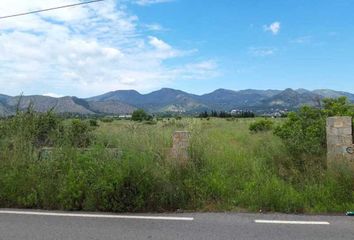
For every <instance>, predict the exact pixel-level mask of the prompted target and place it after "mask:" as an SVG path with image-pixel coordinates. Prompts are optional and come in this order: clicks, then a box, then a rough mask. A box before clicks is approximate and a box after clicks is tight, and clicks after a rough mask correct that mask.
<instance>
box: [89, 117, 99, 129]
mask: <svg viewBox="0 0 354 240" xmlns="http://www.w3.org/2000/svg"><path fill="white" fill-rule="evenodd" d="M89 123H90V126H91V127H99V125H98V121H97V120H96V119H90V121H89Z"/></svg>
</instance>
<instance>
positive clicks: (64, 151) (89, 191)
mask: <svg viewBox="0 0 354 240" xmlns="http://www.w3.org/2000/svg"><path fill="white" fill-rule="evenodd" d="M254 121H257V119H217V118H210V119H197V118H182V119H174V118H171V119H162V120H159V121H149V122H133V121H128V120H114V121H99V120H98V121H97V122H95V121H88V120H61V119H59V118H58V117H56V116H55V115H52V114H50V113H48V114H35V113H19V114H18V115H17V116H15V117H13V118H10V119H4V120H1V121H0V134H1V140H0V207H5V208H36V209H60V210H85V211H86V210H87V211H109V212H166V211H252V212H258V211H262V212H268V211H271V212H285V213H328V212H344V211H347V210H349V209H354V194H353V190H354V182H353V172H351V170H350V169H349V168H348V167H347V166H340V165H338V166H337V167H336V168H335V169H333V168H332V169H327V168H326V164H325V162H326V157H325V154H323V155H320V156H316V161H301V164H302V166H301V168H299V167H298V166H297V164H299V161H298V159H296V158H297V157H294V156H293V155H291V154H289V152H288V150H287V148H286V146H285V143H284V142H283V141H282V140H281V139H280V138H279V137H277V136H276V135H274V134H273V131H272V130H268V131H259V132H251V131H250V130H249V126H250V124H251V123H252V122H254ZM271 121H273V125H274V127H276V126H278V125H281V124H283V122H284V121H285V120H281V119H280V120H271ZM96 123H97V124H96ZM176 130H187V131H190V134H191V139H190V148H189V155H190V159H189V162H188V163H187V164H186V165H181V164H179V163H178V161H176V160H175V159H171V157H170V154H169V152H170V148H171V147H172V134H173V132H174V131H176ZM45 146H50V147H51V149H50V150H47V151H43V150H41V149H42V147H45ZM308 158H309V156H308ZM305 159H306V157H305ZM314 162H315V163H316V164H314ZM299 169H301V170H299Z"/></svg>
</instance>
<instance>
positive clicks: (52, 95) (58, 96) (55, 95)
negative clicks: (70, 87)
mask: <svg viewBox="0 0 354 240" xmlns="http://www.w3.org/2000/svg"><path fill="white" fill-rule="evenodd" d="M42 95H43V96H47V97H53V98H61V97H64V96H63V95H60V94H56V93H44V94H42Z"/></svg>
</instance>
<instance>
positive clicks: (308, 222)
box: [255, 220, 330, 225]
mask: <svg viewBox="0 0 354 240" xmlns="http://www.w3.org/2000/svg"><path fill="white" fill-rule="evenodd" d="M255 223H270V224H298V225H329V224H330V223H329V222H317V221H280V220H255Z"/></svg>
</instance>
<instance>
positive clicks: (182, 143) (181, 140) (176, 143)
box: [171, 131, 190, 164]
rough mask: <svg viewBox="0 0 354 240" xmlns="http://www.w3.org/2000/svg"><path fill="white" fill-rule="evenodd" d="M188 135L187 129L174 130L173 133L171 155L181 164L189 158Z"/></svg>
mask: <svg viewBox="0 0 354 240" xmlns="http://www.w3.org/2000/svg"><path fill="white" fill-rule="evenodd" d="M189 137H190V134H189V132H188V131H176V132H174V133H173V146H172V150H171V156H172V158H174V159H176V160H177V161H178V162H179V163H181V164H185V163H186V162H187V161H188V160H189V154H188V148H189Z"/></svg>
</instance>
